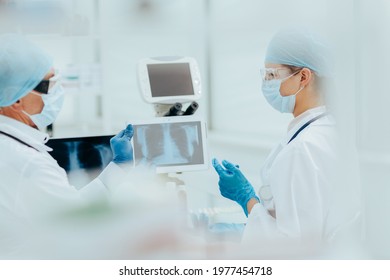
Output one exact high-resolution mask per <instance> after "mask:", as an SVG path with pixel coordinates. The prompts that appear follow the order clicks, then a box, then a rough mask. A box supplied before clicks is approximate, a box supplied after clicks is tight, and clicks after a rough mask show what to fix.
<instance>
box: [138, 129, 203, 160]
mask: <svg viewBox="0 0 390 280" xmlns="http://www.w3.org/2000/svg"><path fill="white" fill-rule="evenodd" d="M200 125H201V123H200V122H183V123H162V124H147V125H134V137H133V139H134V157H135V161H136V164H139V163H144V164H150V165H154V166H179V165H196V164H203V163H204V156H203V143H202V137H201V133H202V132H201V127H200Z"/></svg>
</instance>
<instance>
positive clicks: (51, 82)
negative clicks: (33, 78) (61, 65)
mask: <svg viewBox="0 0 390 280" xmlns="http://www.w3.org/2000/svg"><path fill="white" fill-rule="evenodd" d="M59 79H60V75H59V73H58V71H55V72H54V76H53V77H51V78H50V79H48V80H42V81H41V82H40V83H39V84H38V85H37V86H36V87H35V88H34V89H33V90H34V91H36V92H39V93H41V94H48V93H49V90H50V89H52V88H53V87H54V86H55V85H56V83H57V82H58V81H59Z"/></svg>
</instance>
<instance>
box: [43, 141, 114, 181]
mask: <svg viewBox="0 0 390 280" xmlns="http://www.w3.org/2000/svg"><path fill="white" fill-rule="evenodd" d="M111 137H112V136H95V137H81V138H64V139H51V140H50V141H49V142H48V143H47V145H48V146H49V147H51V148H52V149H53V151H52V152H50V154H51V156H52V157H53V158H54V159H55V160H56V161H57V162H58V165H59V166H61V167H62V168H63V169H65V171H66V172H67V174H68V178H69V182H70V184H72V185H73V186H75V187H76V188H81V187H82V186H85V185H86V184H88V183H89V182H91V181H92V180H93V179H95V178H96V177H97V176H99V174H100V173H101V172H102V171H103V169H104V168H105V167H106V166H107V165H108V164H109V163H110V161H111V160H112V151H111V148H110V139H111Z"/></svg>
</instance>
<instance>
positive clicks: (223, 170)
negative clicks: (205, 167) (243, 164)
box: [213, 159, 260, 216]
mask: <svg viewBox="0 0 390 280" xmlns="http://www.w3.org/2000/svg"><path fill="white" fill-rule="evenodd" d="M222 165H223V167H222V166H221V165H220V164H219V162H218V160H216V159H213V166H214V168H215V170H216V171H217V173H218V175H219V182H218V185H219V190H220V192H221V195H222V196H224V197H226V198H228V199H231V200H233V201H235V202H237V203H238V204H240V205H241V207H242V209H244V212H245V215H246V216H248V209H247V207H246V205H247V203H248V201H249V200H250V199H252V198H256V199H257V200H258V201H260V199H259V198H258V197H257V195H256V193H255V190H254V189H253V187H252V185H251V184H250V183H249V181H248V180H247V179H246V178H245V176H244V175H243V174H242V173H241V171H240V170H239V169H238V168H239V166H238V165H234V164H232V163H230V162H228V161H227V160H224V161H222Z"/></svg>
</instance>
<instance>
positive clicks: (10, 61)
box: [0, 34, 53, 107]
mask: <svg viewBox="0 0 390 280" xmlns="http://www.w3.org/2000/svg"><path fill="white" fill-rule="evenodd" d="M52 65H53V62H52V59H51V58H50V57H49V56H48V55H47V54H45V52H44V51H43V50H42V49H40V48H38V47H37V46H36V45H34V44H33V43H32V42H30V41H28V40H27V39H26V38H25V37H23V36H21V35H17V34H5V35H0V107H7V106H10V105H12V104H14V103H15V102H16V101H18V100H19V99H20V98H22V97H24V96H26V95H27V94H28V93H29V92H30V91H32V90H33V89H34V88H35V87H36V86H37V85H38V84H39V82H40V81H41V80H42V79H43V78H44V77H45V75H46V74H47V73H48V72H49V70H50V68H51V67H52Z"/></svg>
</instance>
